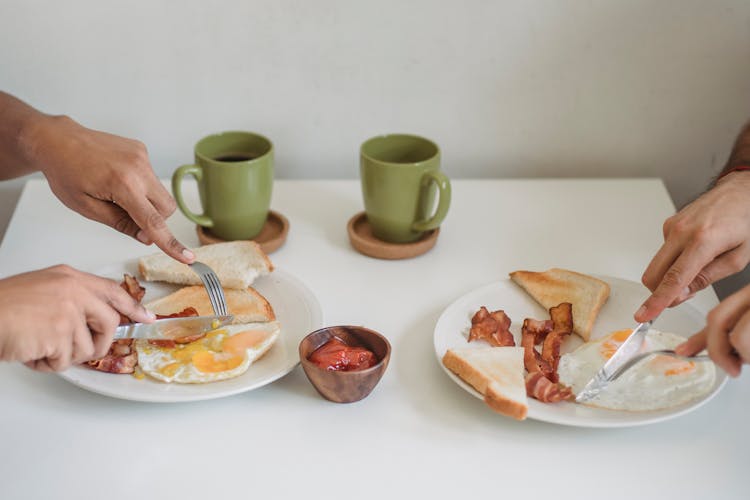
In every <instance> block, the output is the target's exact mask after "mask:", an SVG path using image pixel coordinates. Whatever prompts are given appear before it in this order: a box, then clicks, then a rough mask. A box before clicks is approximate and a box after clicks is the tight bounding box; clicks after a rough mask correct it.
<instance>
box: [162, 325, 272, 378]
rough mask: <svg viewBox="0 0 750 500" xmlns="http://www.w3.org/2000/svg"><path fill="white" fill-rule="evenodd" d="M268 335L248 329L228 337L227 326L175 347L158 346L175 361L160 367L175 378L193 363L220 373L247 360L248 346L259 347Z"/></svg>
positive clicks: (201, 368)
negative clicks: (180, 371)
mask: <svg viewBox="0 0 750 500" xmlns="http://www.w3.org/2000/svg"><path fill="white" fill-rule="evenodd" d="M267 336H268V332H266V331H263V330H245V331H242V332H239V333H236V334H234V335H231V336H227V331H226V330H225V329H219V330H213V331H211V332H209V333H207V334H206V335H205V336H204V337H203V338H201V339H199V340H196V341H195V342H191V343H189V344H183V345H179V346H176V347H173V348H160V347H156V349H158V350H161V351H164V352H169V354H170V357H171V358H172V359H173V360H174V362H172V363H169V364H167V365H165V366H163V367H162V368H160V369H159V372H160V373H161V374H163V375H165V376H167V377H173V376H174V375H175V374H176V373H177V371H178V370H179V369H180V367H181V366H185V365H188V364H192V365H193V366H195V368H196V369H197V370H199V371H201V372H204V373H218V372H223V371H227V370H232V369H234V368H237V367H238V366H240V365H241V364H242V362H243V361H244V359H245V358H244V354H245V351H246V350H247V349H251V348H253V347H256V346H257V345H259V344H260V343H261V342H263V341H264V340H265V339H266V337H267Z"/></svg>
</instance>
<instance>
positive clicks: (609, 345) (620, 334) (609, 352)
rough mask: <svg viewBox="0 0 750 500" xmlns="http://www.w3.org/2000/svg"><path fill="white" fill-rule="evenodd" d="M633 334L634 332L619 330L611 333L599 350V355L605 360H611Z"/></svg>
mask: <svg viewBox="0 0 750 500" xmlns="http://www.w3.org/2000/svg"><path fill="white" fill-rule="evenodd" d="M631 333H633V330H617V331H616V332H612V333H610V334H609V336H607V338H606V340H605V341H604V342H602V346H601V347H600V348H599V353H600V354H601V355H602V357H603V358H605V359H609V358H611V357H612V356H614V354H615V351H617V348H618V347H620V344H622V343H623V342H625V341H626V340H627V338H628V337H630V334H631Z"/></svg>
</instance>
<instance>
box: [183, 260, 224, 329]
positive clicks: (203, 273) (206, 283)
mask: <svg viewBox="0 0 750 500" xmlns="http://www.w3.org/2000/svg"><path fill="white" fill-rule="evenodd" d="M190 267H191V268H192V269H193V271H194V272H195V273H196V274H197V275H198V277H199V278H200V280H201V282H202V283H203V287H204V288H205V289H206V293H207V294H208V300H209V301H210V302H211V307H212V308H213V310H214V314H216V315H222V316H224V315H226V314H227V304H226V299H225V298H224V290H223V288H222V287H221V282H220V281H219V277H218V276H216V273H214V271H213V269H211V268H210V267H208V266H207V265H205V264H203V263H202V262H193V263H192V264H190Z"/></svg>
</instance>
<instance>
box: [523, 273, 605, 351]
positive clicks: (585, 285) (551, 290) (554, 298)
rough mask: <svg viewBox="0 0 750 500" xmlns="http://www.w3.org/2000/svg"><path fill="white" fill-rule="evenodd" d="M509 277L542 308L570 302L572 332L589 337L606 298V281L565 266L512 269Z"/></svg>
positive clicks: (585, 338)
mask: <svg viewBox="0 0 750 500" xmlns="http://www.w3.org/2000/svg"><path fill="white" fill-rule="evenodd" d="M510 279H511V280H513V281H514V282H515V283H517V284H518V285H520V286H521V288H523V289H524V290H526V292H527V293H528V294H529V295H531V297H533V298H534V300H536V301H537V302H539V303H540V304H541V305H542V306H543V307H544V308H545V309H549V308H550V307H555V306H557V305H559V304H560V303H561V302H570V303H571V304H573V331H574V332H575V333H577V334H578V335H580V337H581V338H582V339H583V340H584V341H586V342H588V341H589V339H590V338H591V332H592V330H593V329H594V323H595V322H596V317H597V316H598V315H599V311H600V310H601V308H602V306H603V305H604V303H605V302H607V299H608V298H609V284H607V283H606V282H604V281H602V280H600V279H597V278H594V277H592V276H587V275H585V274H581V273H576V272H574V271H568V270H567V269H550V270H548V271H544V272H534V271H515V272H512V273H510Z"/></svg>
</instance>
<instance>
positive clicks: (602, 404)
mask: <svg viewBox="0 0 750 500" xmlns="http://www.w3.org/2000/svg"><path fill="white" fill-rule="evenodd" d="M613 335H614V334H611V335H608V336H607V337H604V338H601V339H598V340H595V341H592V342H587V343H585V344H583V345H581V346H580V347H579V348H578V349H576V350H575V351H573V352H571V353H568V354H565V355H563V356H562V357H561V358H560V365H559V367H558V374H559V375H560V382H561V383H563V384H565V385H568V386H570V387H571V388H572V389H573V393H574V394H578V393H579V392H580V391H581V390H582V389H583V387H584V386H585V385H586V383H587V382H588V381H589V380H590V379H591V378H592V377H593V376H594V375H595V374H596V372H597V371H599V369H600V368H601V367H602V366H603V365H604V363H606V361H607V359H608V357H607V356H606V354H605V353H606V352H607V351H608V350H609V352H610V355H611V350H612V348H616V347H617V346H619V345H620V344H622V341H619V342H617V341H614V340H613ZM623 340H624V339H623ZM684 341H685V338H684V337H681V336H679V335H676V334H674V333H667V332H660V331H658V330H654V329H650V330H649V331H648V333H647V334H646V339H645V346H644V350H646V351H653V350H657V349H673V348H674V347H676V346H677V345H678V344H681V343H682V342H684ZM606 342H609V344H608V345H604V344H605V343H606ZM715 378H716V367H715V366H714V364H713V363H711V362H687V361H683V360H679V359H676V358H673V357H670V356H664V355H654V356H651V357H648V358H646V359H644V360H642V361H640V362H639V363H638V364H637V365H635V366H634V367H632V368H630V369H629V370H628V371H626V372H625V373H624V374H623V375H621V376H620V378H618V379H617V380H615V381H613V382H610V383H609V385H607V387H606V388H605V389H604V390H602V392H601V393H599V394H598V395H597V396H596V397H595V398H593V399H592V400H590V401H587V402H586V404H587V405H589V406H596V407H599V408H609V409H612V410H629V411H648V410H660V409H665V408H672V407H674V406H678V405H681V404H683V403H687V402H688V401H691V400H693V399H696V398H699V397H701V396H703V395H704V394H706V393H708V392H709V391H710V390H711V388H712V387H713V385H714V380H715Z"/></svg>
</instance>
